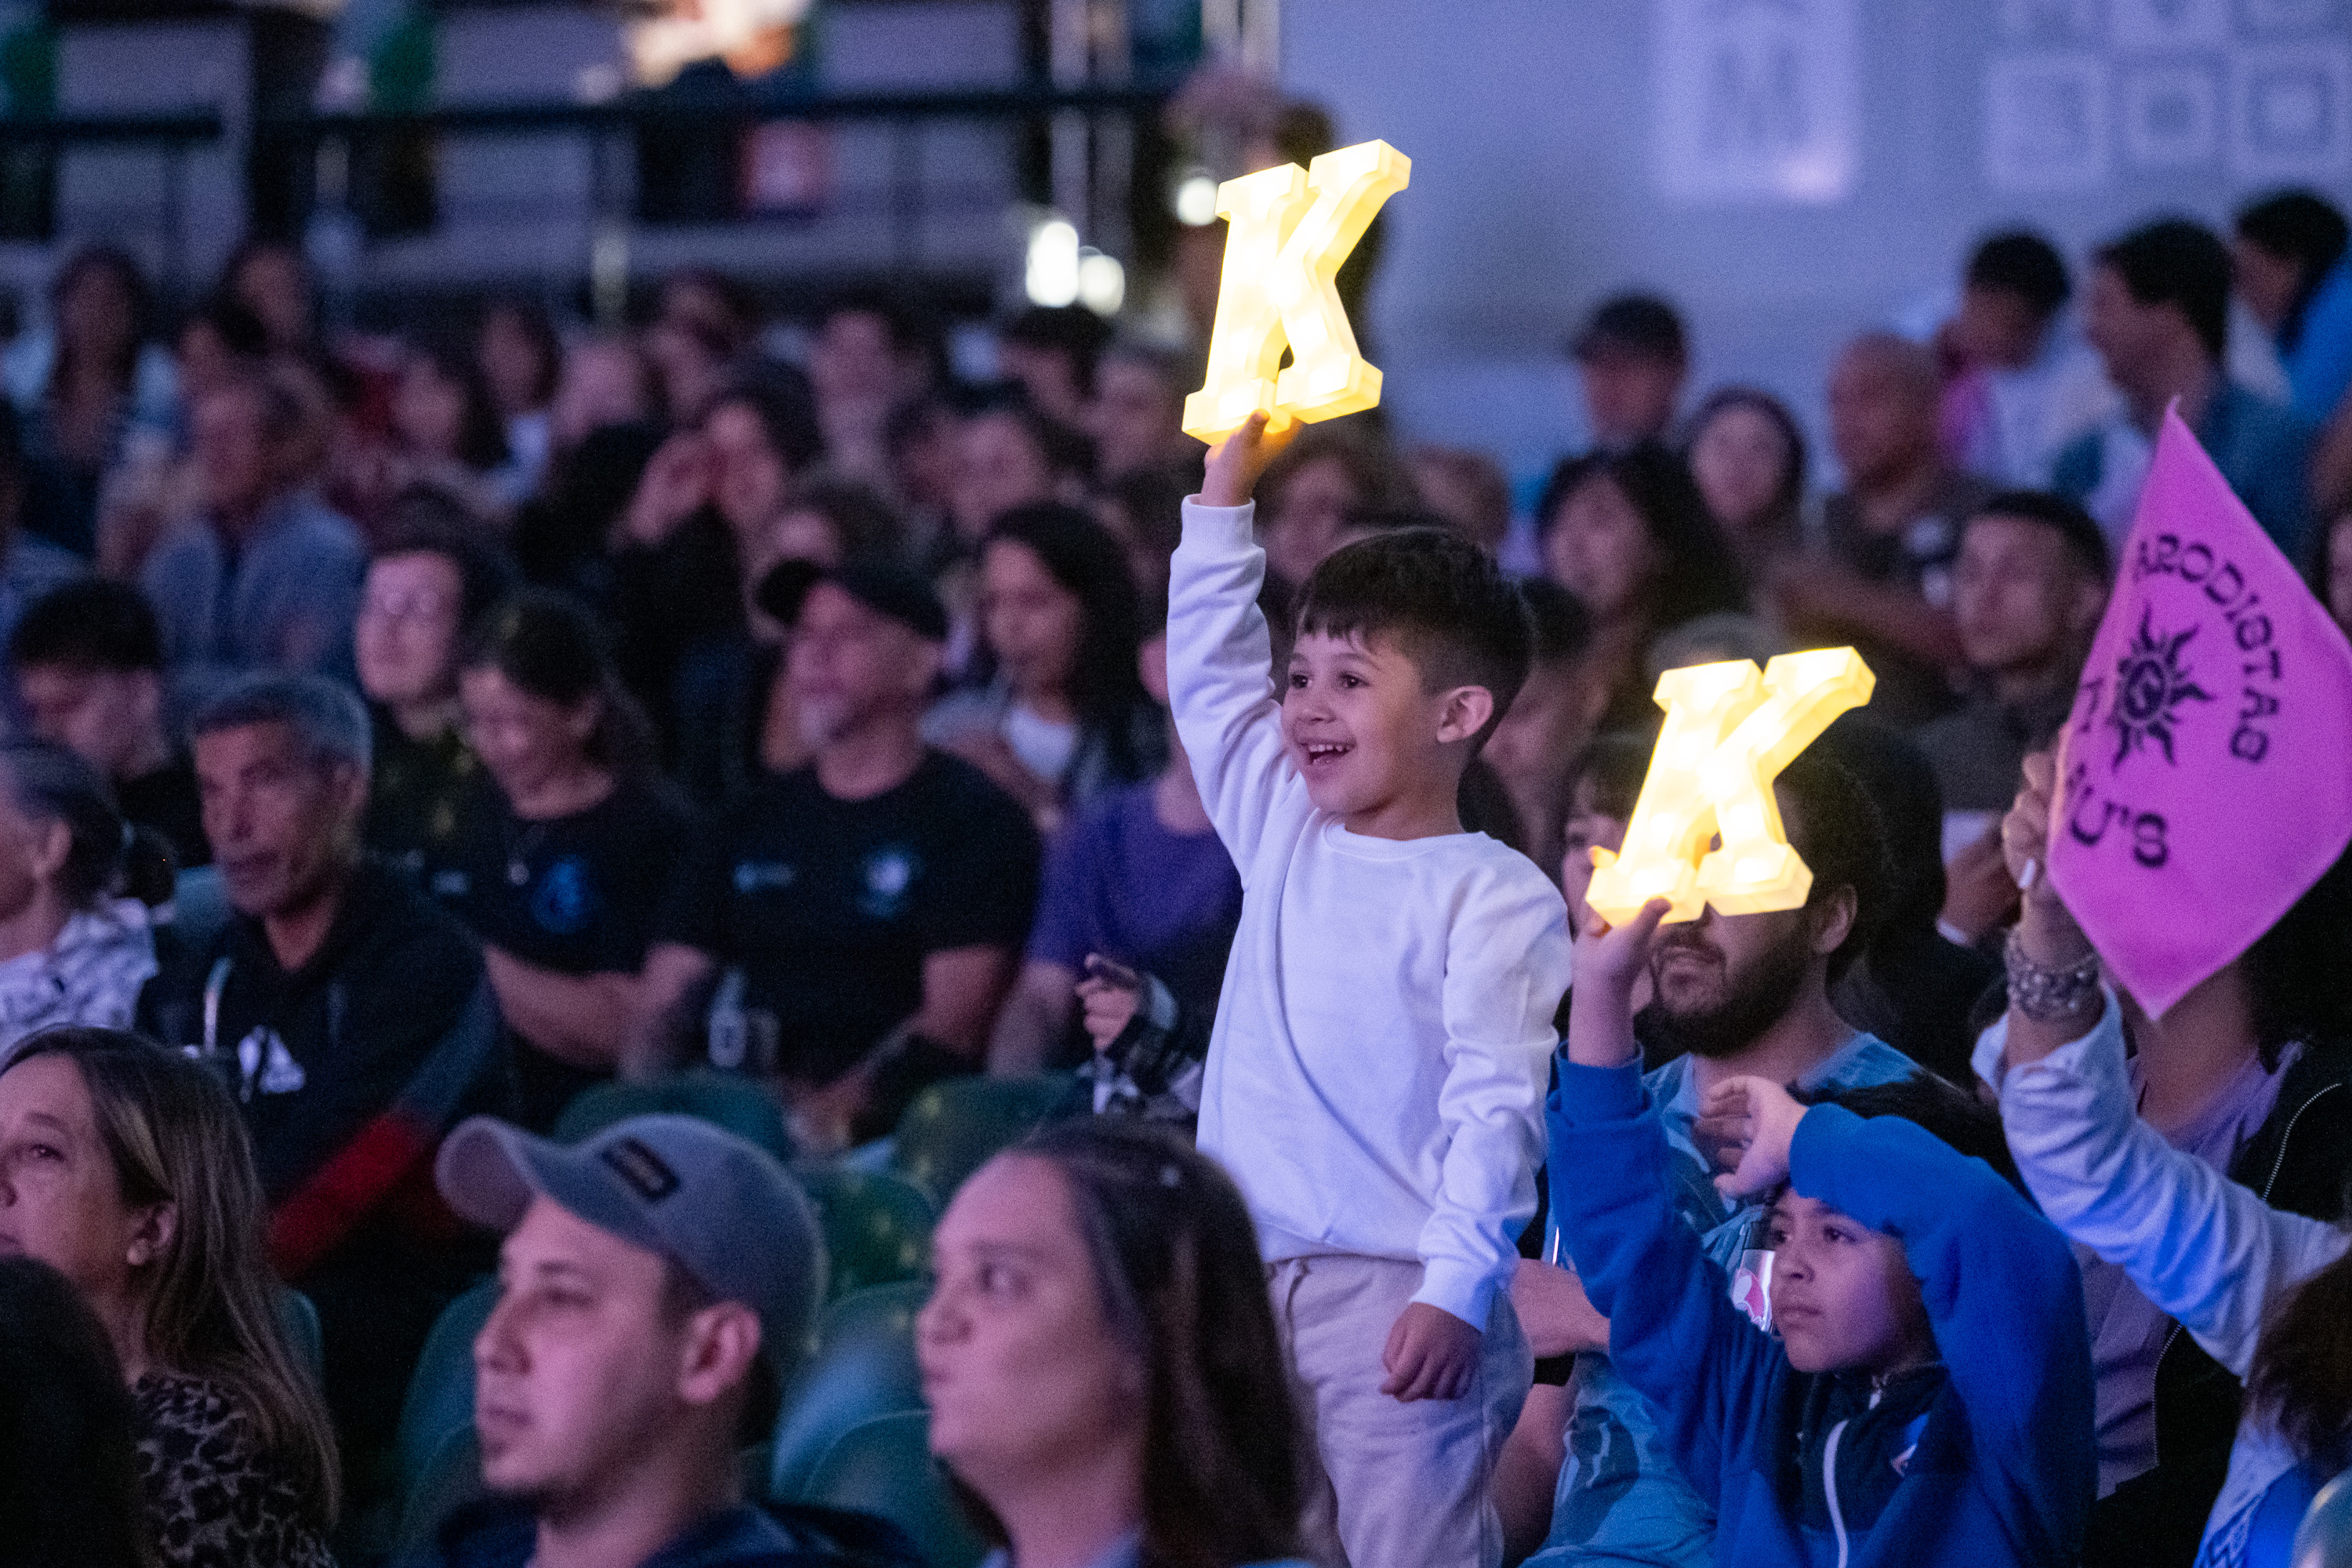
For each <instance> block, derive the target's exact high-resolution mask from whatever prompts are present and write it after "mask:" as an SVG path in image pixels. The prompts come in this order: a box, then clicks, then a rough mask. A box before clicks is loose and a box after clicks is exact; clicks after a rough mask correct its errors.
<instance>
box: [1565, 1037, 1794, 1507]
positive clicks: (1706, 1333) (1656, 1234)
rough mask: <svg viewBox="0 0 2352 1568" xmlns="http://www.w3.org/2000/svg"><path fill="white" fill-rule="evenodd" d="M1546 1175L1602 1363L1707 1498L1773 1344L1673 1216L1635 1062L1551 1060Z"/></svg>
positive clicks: (1657, 1133) (1765, 1388)
mask: <svg viewBox="0 0 2352 1568" xmlns="http://www.w3.org/2000/svg"><path fill="white" fill-rule="evenodd" d="M1547 1110H1548V1112H1549V1121H1550V1128H1551V1158H1550V1167H1549V1168H1550V1184H1551V1194H1552V1198H1551V1201H1552V1207H1553V1212H1554V1213H1555V1214H1557V1215H1559V1228H1560V1236H1561V1238H1562V1239H1563V1240H1564V1241H1565V1243H1566V1244H1567V1247H1568V1250H1569V1254H1570V1257H1571V1258H1574V1260H1575V1262H1576V1271H1577V1274H1578V1275H1579V1277H1580V1279H1582V1280H1583V1283H1584V1292H1585V1295H1586V1297H1587V1298H1588V1299H1590V1300H1591V1302H1592V1305H1593V1306H1594V1308H1596V1309H1597V1310H1599V1311H1600V1312H1601V1315H1602V1316H1603V1317H1605V1318H1607V1319H1608V1320H1609V1359H1610V1362H1611V1363H1612V1365H1614V1366H1615V1367H1616V1369H1617V1370H1618V1372H1620V1373H1622V1374H1623V1375H1624V1377H1625V1379H1626V1381H1627V1382H1629V1383H1631V1384H1633V1386H1634V1387H1635V1388H1637V1389H1639V1390H1641V1392H1642V1394H1643V1395H1644V1396H1645V1397H1646V1398H1648V1399H1649V1401H1650V1402H1651V1404H1653V1405H1655V1406H1656V1407H1657V1409H1658V1413H1659V1415H1660V1416H1661V1418H1662V1419H1661V1423H1660V1425H1661V1428H1662V1430H1663V1431H1664V1435H1665V1438H1666V1441H1667V1443H1668V1445H1669V1446H1670V1447H1672V1449H1673V1451H1674V1455H1675V1462H1676V1463H1677V1464H1679V1465H1680V1466H1681V1467H1682V1470H1683V1474H1684V1475H1685V1477H1687V1478H1688V1479H1689V1480H1690V1483H1691V1485H1692V1486H1693V1487H1694V1488H1696V1489H1697V1491H1698V1494H1699V1495H1700V1496H1701V1497H1703V1498H1705V1499H1706V1500H1707V1502H1708V1504H1709V1505H1710V1506H1719V1493H1720V1491H1721V1488H1722V1477H1723V1470H1724V1460H1725V1458H1726V1455H1727V1453H1728V1452H1729V1451H1730V1450H1731V1448H1732V1447H1733V1445H1734V1444H1735V1443H1737V1442H1738V1441H1739V1440H1740V1439H1742V1438H1744V1437H1745V1436H1748V1434H1751V1433H1755V1432H1758V1431H1760V1430H1762V1428H1763V1424H1764V1416H1765V1413H1766V1402H1767V1400H1768V1399H1769V1394H1770V1385H1771V1379H1772V1373H1773V1372H1774V1370H1775V1369H1776V1368H1777V1367H1778V1366H1779V1364H1780V1347H1779V1345H1778V1344H1777V1342H1774V1341H1773V1340H1771V1339H1769V1338H1768V1337H1767V1336H1766V1335H1764V1334H1761V1333H1759V1332H1758V1331H1756V1329H1755V1328H1754V1326H1753V1325H1751V1324H1750V1323H1749V1322H1748V1320H1747V1318H1746V1317H1745V1316H1743V1315H1742V1314H1741V1312H1740V1311H1739V1309H1738V1307H1736V1306H1734V1305H1733V1304H1732V1300H1731V1282H1730V1279H1729V1278H1728V1277H1727V1276H1726V1275H1725V1273H1724V1271H1723V1270H1722V1268H1719V1267H1718V1266H1717V1264H1716V1263H1715V1262H1714V1261H1713V1260H1712V1259H1710V1258H1708V1257H1707V1256H1706V1252H1705V1250H1704V1249H1702V1248H1701V1247H1700V1246H1699V1239H1698V1237H1697V1235H1696V1233H1694V1232H1693V1231H1692V1229H1691V1228H1690V1226H1688V1225H1687V1224H1685V1222H1684V1221H1683V1218H1682V1216H1681V1215H1678V1214H1676V1213H1675V1205H1674V1194H1673V1191H1672V1187H1671V1171H1672V1166H1671V1164H1670V1163H1669V1159H1670V1157H1669V1152H1668V1151H1667V1148H1666V1133H1665V1129H1664V1127H1663V1126H1662V1125H1660V1123H1659V1121H1658V1116H1657V1112H1656V1111H1655V1110H1653V1109H1651V1107H1650V1104H1649V1101H1648V1099H1647V1097H1646V1096H1645V1095H1644V1094H1643V1089H1642V1072H1641V1066H1640V1064H1639V1063H1638V1062H1630V1063H1628V1064H1626V1065H1625V1066H1624V1067H1622V1068H1590V1067H1580V1066H1578V1065H1577V1064H1575V1063H1573V1062H1570V1061H1568V1060H1567V1059H1565V1058H1562V1060H1561V1061H1560V1064H1559V1083H1558V1085H1557V1086H1556V1087H1555V1088H1554V1089H1553V1090H1552V1094H1551V1099H1550V1101H1549V1105H1548V1107H1547Z"/></svg>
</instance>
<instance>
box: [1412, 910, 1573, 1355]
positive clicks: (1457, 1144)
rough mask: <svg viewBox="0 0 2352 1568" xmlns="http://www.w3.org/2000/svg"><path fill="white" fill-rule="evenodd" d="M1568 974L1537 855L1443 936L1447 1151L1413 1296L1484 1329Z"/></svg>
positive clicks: (1535, 1138) (1530, 1153) (1524, 1181)
mask: <svg viewBox="0 0 2352 1568" xmlns="http://www.w3.org/2000/svg"><path fill="white" fill-rule="evenodd" d="M1568 980H1569V943H1568V906H1567V905H1566V904H1564V903H1563V902H1561V900H1560V896H1559V889H1556V888H1554V887H1552V885H1551V884H1550V883H1549V882H1548V881H1546V880H1545V879H1544V878H1543V876H1542V874H1541V873H1539V872H1538V871H1536V870H1535V868H1533V867H1531V866H1530V867H1528V868H1526V875H1524V876H1517V875H1514V876H1505V877H1497V878H1496V879H1494V880H1493V881H1492V882H1490V883H1488V884H1487V885H1486V886H1485V887H1483V888H1481V889H1478V890H1477V892H1476V893H1475V894H1474V896H1473V897H1472V898H1470V899H1468V900H1465V903H1464V907H1463V910H1462V912H1461V914H1460V916H1459V917H1457V918H1456V919H1455V921H1454V928H1453V932H1452V935H1451V937H1450V938H1449V940H1448V942H1447V944H1446V961H1445V992H1444V1017H1445V1080H1444V1086H1443V1087H1442V1088H1441V1089H1439V1091H1438V1100H1437V1112H1438V1118H1439V1120H1440V1121H1442V1122H1443V1123H1444V1129H1445V1133H1446V1147H1445V1159H1444V1167H1443V1172H1442V1174H1441V1177H1440V1180H1439V1184H1438V1191H1437V1200H1436V1203H1435V1204H1434V1205H1433V1207H1432V1209H1431V1212H1430V1215H1429V1219H1428V1221H1427V1222H1426V1223H1425V1224H1424V1225H1423V1226H1422V1230H1421V1247H1420V1250H1421V1261H1422V1280H1421V1289H1420V1290H1419V1291H1418V1292H1417V1293H1416V1294H1415V1295H1414V1297H1413V1300H1416V1301H1425V1302H1427V1303H1428V1304H1429V1305H1431V1306H1433V1307H1438V1308H1442V1309H1444V1310H1446V1311H1448V1312H1451V1313H1453V1314H1454V1316H1455V1317H1457V1318H1459V1319H1461V1320H1462V1321H1464V1322H1465V1323H1468V1324H1469V1325H1470V1326H1471V1327H1472V1328H1474V1329H1478V1330H1480V1331H1484V1330H1485V1328H1486V1318H1487V1314H1488V1312H1489V1311H1490V1310H1492V1309H1493V1306H1494V1300H1495V1292H1496V1290H1498V1289H1507V1288H1508V1285H1509V1281H1510V1278H1511V1269H1512V1267H1513V1265H1514V1264H1515V1263H1516V1262H1517V1257H1518V1232H1519V1229H1520V1227H1521V1226H1525V1225H1526V1224H1527V1222H1528V1219H1529V1218H1530V1217H1532V1216H1533V1215H1534V1214H1535V1204H1536V1197H1535V1170H1536V1166H1537V1165H1538V1164H1540V1163H1542V1161H1543V1157H1544V1133H1543V1098H1544V1078H1545V1073H1546V1070H1547V1068H1548V1067H1549V1063H1550V1060H1551V1053H1552V1049H1553V1047H1555V1046H1557V1045H1558V1044H1559V1036H1558V1035H1557V1034H1555V1033H1554V1032H1553V1029H1552V1016H1553V1015H1554V1014H1555V1013H1557V1012H1558V1011H1559V999H1560V997H1561V995H1562V994H1564V993H1566V991H1567V990H1568Z"/></svg>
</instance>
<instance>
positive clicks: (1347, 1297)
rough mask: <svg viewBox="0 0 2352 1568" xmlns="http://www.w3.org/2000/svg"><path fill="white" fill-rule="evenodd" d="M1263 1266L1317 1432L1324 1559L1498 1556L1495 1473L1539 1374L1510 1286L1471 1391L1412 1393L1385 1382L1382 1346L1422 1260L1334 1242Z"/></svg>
mask: <svg viewBox="0 0 2352 1568" xmlns="http://www.w3.org/2000/svg"><path fill="white" fill-rule="evenodd" d="M1266 1278H1267V1282H1268V1285H1269V1287H1270V1288H1271V1289H1272V1290H1273V1293H1274V1317H1275V1325H1276V1328H1277V1329H1278V1330H1279V1331H1281V1334H1282V1343H1283V1350H1284V1352H1285V1353H1286V1357H1287V1359H1288V1361H1289V1363H1290V1368H1291V1374H1292V1377H1293V1380H1294V1381H1293V1384H1292V1388H1293V1392H1294V1394H1295V1395H1296V1396H1297V1402H1298V1407H1299V1416H1300V1420H1301V1421H1302V1423H1303V1424H1304V1425H1305V1426H1306V1428H1307V1434H1308V1436H1310V1437H1311V1438H1312V1440H1313V1445H1314V1447H1313V1453H1312V1454H1311V1455H1310V1456H1309V1463H1308V1467H1307V1517H1306V1521H1305V1529H1306V1546H1307V1555H1308V1556H1310V1557H1312V1558H1313V1559H1314V1560H1315V1561H1316V1562H1317V1563H1320V1564H1323V1565H1324V1568H1499V1564H1500V1563H1502V1561H1503V1527H1502V1523H1501V1521H1500V1520H1499V1519H1497V1518H1496V1513H1495V1504H1494V1500H1493V1497H1492V1495H1491V1483H1492V1481H1493V1479H1494V1475H1495V1464H1496V1459H1497V1458H1498V1457H1499V1456H1500V1455H1501V1453H1502V1451H1503V1441H1504V1439H1505V1438H1507V1437H1508V1436H1510V1434H1511V1428H1512V1426H1513V1425H1514V1424H1515V1423H1517V1420H1518V1418H1519V1406H1520V1405H1521V1404H1523V1403H1524V1402H1525V1401H1526V1399H1527V1396H1528V1384H1529V1383H1530V1381H1531V1380H1532V1379H1533V1377H1534V1374H1535V1363H1534V1361H1533V1360H1532V1358H1531V1357H1530V1355H1529V1352H1528V1341H1527V1336H1526V1335H1525V1334H1524V1333H1522V1332H1521V1331H1520V1329H1519V1318H1518V1314H1517V1312H1515V1311H1513V1310H1511V1300H1510V1296H1509V1294H1508V1292H1507V1291H1501V1290H1498V1291H1496V1293H1495V1305H1494V1308H1493V1310H1492V1311H1491V1312H1490V1313H1489V1315H1488V1321H1487V1322H1486V1323H1485V1324H1484V1325H1482V1327H1483V1329H1484V1333H1483V1334H1482V1335H1481V1336H1480V1342H1479V1357H1478V1368H1477V1371H1476V1372H1475V1373H1474V1374H1473V1375H1472V1377H1471V1379H1470V1386H1469V1389H1468V1391H1467V1392H1465V1394H1463V1395H1462V1397H1461V1398H1459V1399H1454V1400H1438V1399H1424V1400H1418V1401H1415V1402H1414V1403H1412V1404H1411V1405H1405V1404H1401V1403H1399V1402H1398V1401H1397V1400H1395V1399H1393V1398H1391V1396H1390V1395H1388V1394H1382V1393H1381V1384H1382V1383H1384V1382H1386V1381H1387V1379H1388V1372H1387V1370H1386V1369H1385V1368H1383V1367H1382V1366H1381V1352H1382V1350H1384V1349H1385V1348H1386V1347H1387V1344H1388V1339H1389V1331H1390V1329H1391V1328H1393V1327H1394V1326H1395V1324H1396V1321H1397V1314H1399V1313H1400V1312H1402V1311H1403V1310H1404V1309H1405V1306H1406V1304H1407V1303H1409V1302H1410V1301H1411V1300H1412V1296H1413V1292H1414V1291H1416V1290H1418V1289H1421V1265H1420V1264H1419V1263H1401V1262H1398V1261H1396V1260H1394V1259H1392V1258H1366V1257H1362V1256H1360V1255H1358V1254H1353V1253H1339V1254H1328V1255H1325V1256H1322V1257H1315V1258H1285V1259H1283V1260H1282V1261H1281V1262H1279V1263H1275V1264H1271V1265H1269V1266H1268V1267H1267V1269H1266ZM1318 1459H1319V1461H1320V1462H1319V1464H1318V1463H1317V1462H1315V1461H1316V1460H1318Z"/></svg>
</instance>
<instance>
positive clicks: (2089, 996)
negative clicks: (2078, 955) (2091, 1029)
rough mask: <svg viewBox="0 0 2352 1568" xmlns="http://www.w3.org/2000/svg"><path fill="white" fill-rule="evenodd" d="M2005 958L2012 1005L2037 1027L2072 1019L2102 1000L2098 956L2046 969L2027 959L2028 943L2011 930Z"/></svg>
mask: <svg viewBox="0 0 2352 1568" xmlns="http://www.w3.org/2000/svg"><path fill="white" fill-rule="evenodd" d="M2001 957H2002V959H2003V961H2004V962H2005V963H2006V964H2007V965H2008V969H2009V1005H2011V1007H2014V1008H2015V1009H2017V1011H2019V1012H2020V1013H2022V1014H2024V1015H2025V1016H2027V1017H2029V1018H2031V1019H2032V1020H2033V1021H2034V1022H2035V1023H2037V1024H2054V1023H2057V1022H2059V1021H2061V1020H2062V1019H2066V1018H2072V1017H2074V1016H2075V1015H2077V1014H2079V1013H2081V1012H2082V1011H2083V1010H2084V1007H2085V1005H2087V1004H2089V1003H2092V1002H2095V1001H2096V1000H2097V999H2098V994H2099V955H2098V954H2097V953H2096V952H2091V953H2086V954H2085V955H2084V957H2083V958H2082V959H2081V961H2080V962H2078V963H2072V964H2069V965H2067V966H2066V967H2064V968H2063V969H2044V968H2043V967H2042V965H2040V964H2038V963H2034V962H2033V960H2032V959H2031V958H2030V957H2028V956H2026V952H2025V943H2024V942H2023V941H2022V940H2021V938H2020V937H2019V935H2018V931H2017V928H2016V927H2015V926H2011V927H2010V928H2009V941H2008V942H2007V943H2006V944H2004V946H2003V948H2002V950H2001Z"/></svg>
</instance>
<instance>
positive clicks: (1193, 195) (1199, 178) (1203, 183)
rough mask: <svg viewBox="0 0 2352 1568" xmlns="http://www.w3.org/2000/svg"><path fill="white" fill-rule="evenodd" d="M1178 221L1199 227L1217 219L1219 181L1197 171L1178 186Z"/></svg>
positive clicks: (1187, 176) (1185, 177) (1188, 175)
mask: <svg viewBox="0 0 2352 1568" xmlns="http://www.w3.org/2000/svg"><path fill="white" fill-rule="evenodd" d="M1176 221H1177V222H1178V223H1181V224H1189V225H1191V226H1192V227H1194V228H1199V227H1201V226H1202V225H1204V224H1212V223H1214V222H1216V221H1217V182H1216V181H1214V180H1213V179H1211V178H1209V176H1208V175H1206V174H1200V173H1198V172H1197V171H1196V172H1195V173H1193V174H1187V175H1185V176H1184V183H1183V184H1180V185H1178V186H1177V187H1176Z"/></svg>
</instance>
